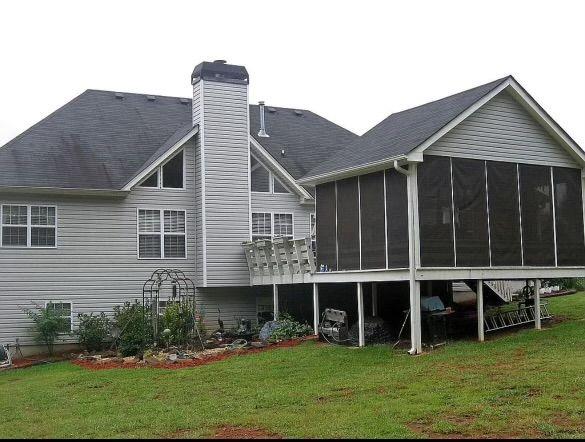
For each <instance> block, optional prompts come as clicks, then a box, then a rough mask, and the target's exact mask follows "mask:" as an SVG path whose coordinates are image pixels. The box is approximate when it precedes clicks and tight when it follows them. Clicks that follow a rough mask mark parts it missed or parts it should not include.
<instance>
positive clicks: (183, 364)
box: [71, 336, 316, 370]
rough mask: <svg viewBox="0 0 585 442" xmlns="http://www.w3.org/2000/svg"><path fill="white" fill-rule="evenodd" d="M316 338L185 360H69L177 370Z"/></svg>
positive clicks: (95, 366)
mask: <svg viewBox="0 0 585 442" xmlns="http://www.w3.org/2000/svg"><path fill="white" fill-rule="evenodd" d="M313 339H316V337H312V336H311V337H306V338H302V339H293V340H290V341H283V342H279V343H277V344H270V345H268V346H266V347H262V348H250V349H242V350H232V351H230V350H228V351H226V352H224V353H219V354H216V355H209V356H204V357H203V358H201V359H185V360H177V361H176V362H170V361H169V362H161V363H158V364H138V363H129V364H128V363H127V364H125V363H124V362H122V361H116V360H112V361H107V362H102V363H98V362H95V361H91V360H74V361H71V363H72V364H75V365H77V366H78V367H83V368H86V369H88V370H110V369H112V368H131V369H135V368H144V367H151V368H162V369H166V370H177V369H181V368H189V367H198V366H200V365H207V364H213V363H214V362H219V361H223V360H225V359H229V358H231V357H234V356H245V355H250V354H256V353H261V352H263V351H267V350H272V349H275V348H287V347H296V346H297V345H299V344H301V343H303V342H305V341H309V340H313Z"/></svg>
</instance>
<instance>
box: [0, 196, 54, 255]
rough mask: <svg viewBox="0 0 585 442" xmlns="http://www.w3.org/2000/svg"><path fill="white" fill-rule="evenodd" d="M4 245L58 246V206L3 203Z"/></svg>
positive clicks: (2, 232)
mask: <svg viewBox="0 0 585 442" xmlns="http://www.w3.org/2000/svg"><path fill="white" fill-rule="evenodd" d="M1 212H2V214H1V217H0V221H1V225H2V228H1V234H2V247H36V248H42V247H56V246H57V208H56V207H53V206H25V205H7V204H4V205H2V210H1Z"/></svg>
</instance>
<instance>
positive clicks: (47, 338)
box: [25, 306, 71, 355]
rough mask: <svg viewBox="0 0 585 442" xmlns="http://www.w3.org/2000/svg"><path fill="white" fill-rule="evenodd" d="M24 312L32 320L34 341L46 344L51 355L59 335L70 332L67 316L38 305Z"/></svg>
mask: <svg viewBox="0 0 585 442" xmlns="http://www.w3.org/2000/svg"><path fill="white" fill-rule="evenodd" d="M25 313H26V314H27V316H28V317H29V318H31V319H32V320H33V322H34V325H33V331H34V334H35V339H36V341H37V342H39V343H41V344H44V345H46V346H47V350H48V352H49V355H53V347H54V345H55V341H56V340H57V338H58V337H59V335H60V334H66V333H69V332H70V327H71V324H70V322H69V318H66V317H63V316H61V315H60V314H59V313H58V311H55V310H54V309H47V308H45V307H40V306H38V307H37V309H36V310H29V309H26V310H25Z"/></svg>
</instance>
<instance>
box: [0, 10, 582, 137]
mask: <svg viewBox="0 0 585 442" xmlns="http://www.w3.org/2000/svg"><path fill="white" fill-rule="evenodd" d="M0 13H1V15H2V21H1V25H0V41H1V45H0V48H1V49H0V60H1V67H2V69H1V77H0V78H1V79H2V81H1V82H0V97H1V101H0V103H1V110H0V145H2V144H4V143H5V142H7V141H9V140H10V139H12V138H13V137H14V136H16V135H18V134H19V133H20V132H22V131H23V130H25V129H27V128H28V127H30V126H31V125H32V124H34V123H36V122H37V121H38V120H40V119H41V118H43V117H45V116H46V115H48V114H49V113H50V112H52V111H53V110H55V109H56V108H58V107H59V106H61V105H63V104H65V103H66V102H67V101H69V100H71V99H72V98H73V97H75V96H76V95H78V94H79V93H81V92H83V91H84V90H85V89H107V90H114V91H126V92H140V93H150V94H158V95H172V96H182V97H189V96H190V94H191V87H190V74H191V71H192V69H193V67H194V66H195V65H196V64H197V63H198V62H200V61H203V60H208V61H212V60H215V59H226V60H228V62H230V63H235V64H243V65H245V66H246V67H247V68H248V72H249V73H250V100H251V102H257V101H258V100H265V101H266V102H267V104H272V105H274V106H285V107H296V108H304V109H311V110H312V111H314V112H317V113H319V114H321V115H322V116H324V117H326V118H329V119H330V120H332V121H334V122H336V123H338V124H340V125H342V126H344V127H346V128H348V129H350V130H352V131H354V132H356V133H358V134H362V133H363V132H365V131H366V130H367V129H369V128H370V127H372V126H373V125H375V124H376V123H378V122H379V121H380V120H382V119H383V118H385V117H386V116H387V115H389V114H390V113H392V112H396V111H400V110H403V109H406V108H409V107H412V106H416V105H419V104H423V103H425V102H428V101H432V100H434V99H438V98H441V97H443V96H446V95H450V94H452V93H455V92H459V91H461V90H465V89H468V88H471V87H474V86H476V85H479V84H483V83H487V82H489V81H492V80H494V79H497V78H500V77H503V76H505V75H507V74H512V75H514V76H515V77H516V79H517V80H518V81H519V82H520V83H521V84H522V85H523V86H524V87H525V88H526V89H527V90H528V91H529V92H530V93H531V94H532V96H533V97H534V98H536V100H537V101H539V102H540V104H541V105H542V106H543V107H544V108H545V109H546V110H547V111H548V112H549V113H550V114H551V115H552V117H553V118H555V119H556V120H557V122H558V123H559V124H561V126H563V127H564V128H565V130H567V132H569V134H570V135H571V136H573V138H574V139H575V140H576V141H577V142H578V143H580V144H581V146H585V24H584V23H585V2H584V1H574V2H573V1H561V0H555V1H548V2H540V1H536V0H531V1H520V0H506V1H498V0H489V1H484V2H480V1H469V0H465V1H444V0H443V1H436V0H435V1H406V2H405V1H380V0H375V1H367V0H354V1H351V2H346V1H340V0H335V1H316V0H312V1H301V0H295V1H292V2H282V1H274V0H271V1H254V0H248V1H242V0H237V1H229V0H221V1H217V2H214V1H207V2H201V3H200V2H195V1H172V0H168V1H164V2H163V1H158V2H153V1H145V0H140V1H121V0H117V1H108V0H100V1H95V2H90V1H79V0H75V1H58V0H51V1H38V2H33V1H26V0H19V1H5V2H2V7H1V9H0Z"/></svg>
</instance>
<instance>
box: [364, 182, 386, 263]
mask: <svg viewBox="0 0 585 442" xmlns="http://www.w3.org/2000/svg"><path fill="white" fill-rule="evenodd" d="M360 203H361V207H360V210H361V223H362V230H361V233H362V269H383V268H385V267H386V233H385V229H386V222H385V216H384V172H376V173H370V174H368V175H362V176H360Z"/></svg>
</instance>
